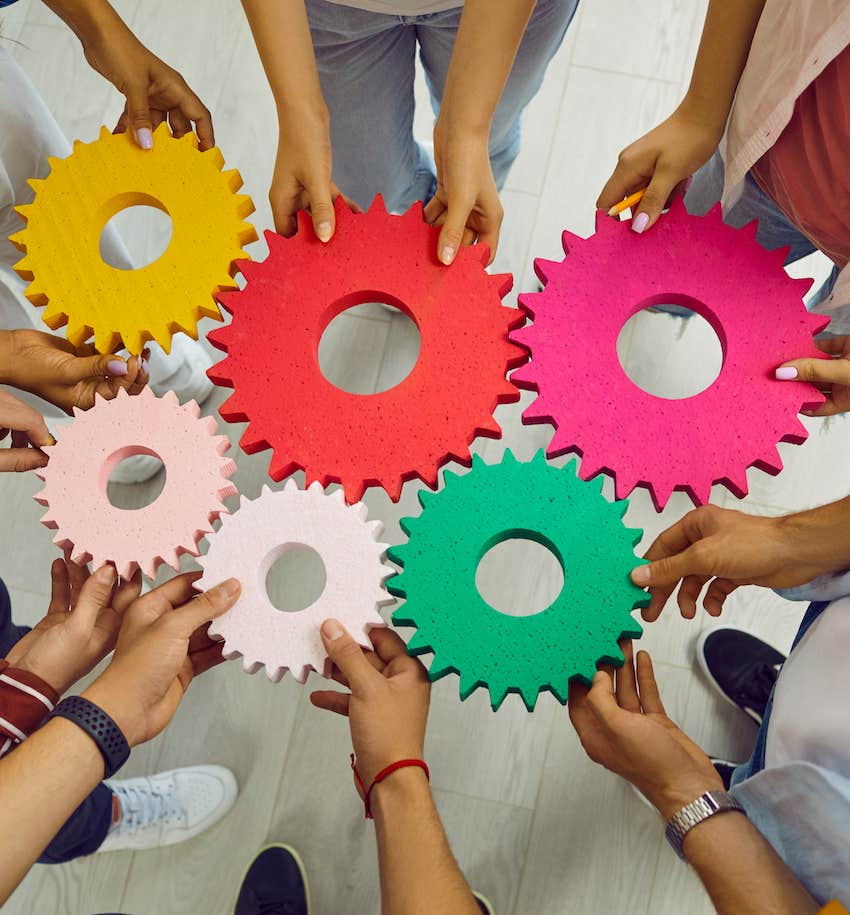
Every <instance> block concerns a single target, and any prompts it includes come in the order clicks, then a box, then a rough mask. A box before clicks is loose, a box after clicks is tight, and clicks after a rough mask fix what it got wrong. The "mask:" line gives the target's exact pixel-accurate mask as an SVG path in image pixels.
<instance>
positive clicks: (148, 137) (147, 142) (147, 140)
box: [136, 127, 153, 149]
mask: <svg viewBox="0 0 850 915" xmlns="http://www.w3.org/2000/svg"><path fill="white" fill-rule="evenodd" d="M136 142H137V143H138V144H139V146H141V147H142V149H153V134H152V133H151V132H150V128H148V127H140V128H139V129H138V130H137V131H136Z"/></svg>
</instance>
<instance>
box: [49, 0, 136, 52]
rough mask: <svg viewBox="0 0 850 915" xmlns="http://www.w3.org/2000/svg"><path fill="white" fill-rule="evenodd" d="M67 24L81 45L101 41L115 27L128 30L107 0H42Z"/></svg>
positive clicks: (94, 43) (112, 32)
mask: <svg viewBox="0 0 850 915" xmlns="http://www.w3.org/2000/svg"><path fill="white" fill-rule="evenodd" d="M42 2H43V3H44V5H45V6H46V7H48V8H49V9H51V10H53V12H54V13H56V15H57V16H58V17H59V18H60V19H61V20H62V21H63V22H64V23H65V25H67V26H68V28H69V29H71V31H72V32H73V33H74V34H75V35H76V36H77V38H79V39H80V43H81V44H82V45H83V47H84V48H85V47H91V46H94V45H97V44H98V43H99V42H101V41H102V40H103V39H104V37H105V36H107V35H110V34H113V35H114V34H115V29H120V30H121V31H124V32H129V31H130V30H129V29H128V28H127V25H126V24H125V23H124V20H123V19H122V18H121V17H120V16H119V15H118V13H117V12H116V11H115V10H114V9H113V8H112V6H111V5H110V4H109V3H108V2H107V0H42Z"/></svg>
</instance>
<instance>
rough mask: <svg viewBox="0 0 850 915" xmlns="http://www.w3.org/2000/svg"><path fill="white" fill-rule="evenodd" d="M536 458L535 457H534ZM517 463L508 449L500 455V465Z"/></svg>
mask: <svg viewBox="0 0 850 915" xmlns="http://www.w3.org/2000/svg"><path fill="white" fill-rule="evenodd" d="M535 457H536V455H535ZM518 463H519V461H518V460H517V459H516V456H515V455H514V453H513V451H511V449H510V448H505V450H504V453H503V454H502V464H518Z"/></svg>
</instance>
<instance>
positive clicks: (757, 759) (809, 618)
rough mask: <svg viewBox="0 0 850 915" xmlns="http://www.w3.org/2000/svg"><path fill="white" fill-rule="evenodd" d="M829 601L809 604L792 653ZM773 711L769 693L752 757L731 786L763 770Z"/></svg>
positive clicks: (734, 774)
mask: <svg viewBox="0 0 850 915" xmlns="http://www.w3.org/2000/svg"><path fill="white" fill-rule="evenodd" d="M829 603H830V602H829V601H817V602H815V603H811V604H809V607H808V609H807V610H806V615H805V616H804V617H803V622H802V623H800V628H799V629H798V630H797V635H796V636H795V637H794V644H793V645H792V646H791V651H793V650H794V649H795V648H796V647H797V645H799V644H800V639H802V638H803V636H804V635H805V634H806V633H807V632H808V630H809V627H810V626H811V625H812V623H814V621H815V620H816V619H817V618H818V617H819V616H820V615H821V613H823V611H824V610H826V608H827V607H828V606H829ZM772 710H773V694H772V693H771V696H770V699H768V700H767V708H765V710H764V718H763V719H762V723H761V727H760V728H759V732H758V735H757V736H756V745H755V748H754V749H753V753H752V756H750V758H749V759H748V760H747V761H746V762H745V763H743V764H742V765H740V766H738V768H737V769H735V771H734V772H733V773H732V786H733V787H734V786H735V785H739V784H740V783H741V782H742V781H744V780H745V779H748V778H750V777H752V776H753V775H757V774H758V773H759V772H761V770H762V769H764V757H765V750H766V749H767V729H768V727H769V726H770V713H771V711H772Z"/></svg>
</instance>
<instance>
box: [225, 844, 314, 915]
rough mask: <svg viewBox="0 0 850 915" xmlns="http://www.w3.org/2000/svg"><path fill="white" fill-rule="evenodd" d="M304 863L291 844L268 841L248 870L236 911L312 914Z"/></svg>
mask: <svg viewBox="0 0 850 915" xmlns="http://www.w3.org/2000/svg"><path fill="white" fill-rule="evenodd" d="M309 912H310V887H309V884H308V883H307V871H306V870H305V869H304V863H303V862H302V861H301V858H300V857H299V856H298V852H297V851H295V849H294V848H292V847H291V846H289V845H283V844H275V845H267V846H266V847H265V848H264V849H262V850H261V851H260V852H259V853H258V854H257V856H256V857H255V858H254V860H253V861H252V862H251V864H250V865H249V867H248V870H247V871H245V876H244V877H243V878H242V886H241V887H240V888H239V896H238V898H237V899H236V908H235V909H234V910H233V915H308V913H309Z"/></svg>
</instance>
